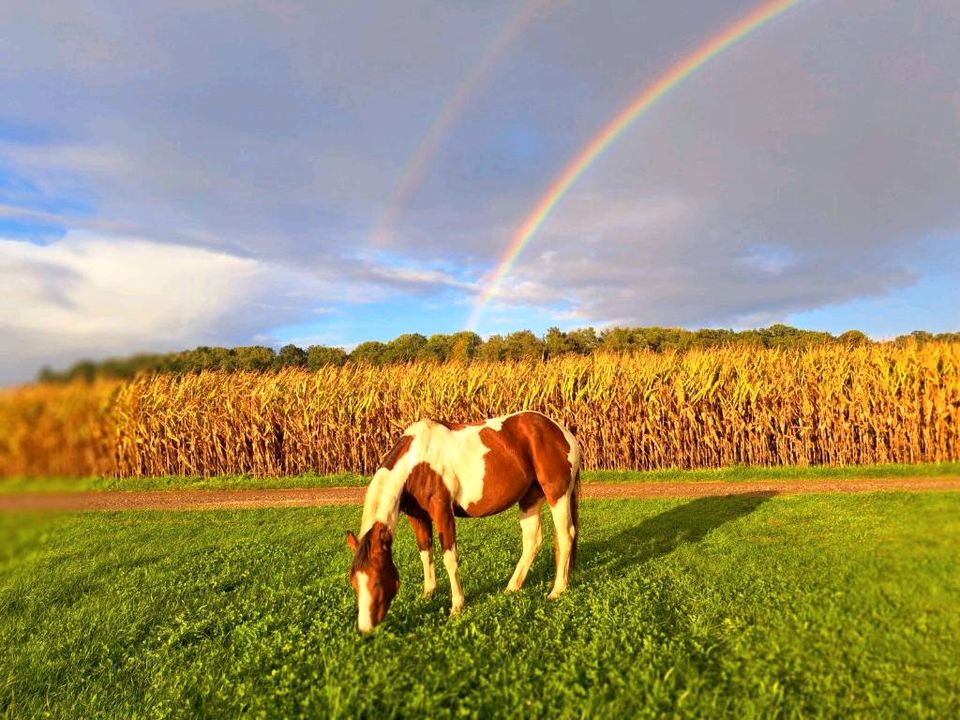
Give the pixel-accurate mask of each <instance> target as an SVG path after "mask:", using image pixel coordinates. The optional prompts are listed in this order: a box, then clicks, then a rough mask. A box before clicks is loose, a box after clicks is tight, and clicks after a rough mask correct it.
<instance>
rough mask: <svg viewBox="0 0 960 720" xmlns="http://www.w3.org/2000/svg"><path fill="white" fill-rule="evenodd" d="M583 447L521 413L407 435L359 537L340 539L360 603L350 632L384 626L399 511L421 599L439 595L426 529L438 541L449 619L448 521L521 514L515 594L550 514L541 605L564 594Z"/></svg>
mask: <svg viewBox="0 0 960 720" xmlns="http://www.w3.org/2000/svg"><path fill="white" fill-rule="evenodd" d="M579 479H580V447H579V445H578V444H577V441H576V439H575V438H574V436H573V434H572V433H571V432H570V431H569V430H567V429H566V428H565V427H563V426H562V425H559V424H558V423H556V422H554V421H553V420H551V419H550V418H548V417H547V416H546V415H542V414H540V413H537V412H519V413H516V414H514V415H506V416H503V417H498V418H493V419H491V420H487V421H485V422H481V423H474V424H467V425H460V424H456V425H455V424H450V423H438V422H433V421H431V420H420V421H419V422H416V423H414V424H413V425H411V426H410V427H408V428H407V429H406V431H404V433H403V436H402V437H401V438H400V440H399V441H398V442H397V444H396V445H395V446H394V447H393V449H392V450H391V451H390V453H389V454H388V455H387V457H386V458H385V459H384V461H383V465H382V466H381V467H380V469H379V470H377V473H376V475H374V476H373V480H372V481H371V482H370V486H369V487H368V488H367V495H366V499H365V501H364V504H363V518H362V520H361V523H360V538H359V539H357V536H356V535H354V534H353V533H352V532H348V533H347V544H348V545H349V546H350V548H351V549H352V550H353V552H354V557H353V565H352V566H351V568H350V584H351V585H353V589H354V592H356V595H357V604H358V617H357V627H358V628H359V629H360V631H361V632H367V631H369V630H372V629H373V628H374V627H376V626H377V625H378V624H380V623H381V622H382V621H383V618H384V616H385V615H386V614H387V609H388V608H389V607H390V603H391V602H392V601H393V598H394V596H395V595H396V594H397V590H398V589H399V588H400V577H399V574H398V573H397V568H396V566H395V565H394V563H393V551H392V549H393V537H394V530H395V528H396V524H397V517H398V515H399V512H400V511H401V510H402V511H403V512H404V513H405V514H406V515H407V517H408V519H409V520H410V525H411V526H412V527H413V532H414V535H416V538H417V546H418V547H419V548H420V559H421V560H422V561H423V596H424V597H425V598H428V597H430V596H431V595H432V594H433V591H434V589H436V586H437V579H436V572H435V570H434V565H433V528H434V527H436V529H437V534H438V535H439V536H440V548H441V549H442V550H443V564H444V566H445V567H446V569H447V575H448V576H449V577H450V590H451V594H452V597H453V603H452V608H451V610H450V614H451V615H455V614H457V613H458V612H459V611H460V609H461V608H462V607H463V602H464V598H463V587H462V586H461V584H460V575H459V572H458V570H457V567H458V564H457V536H456V526H455V522H454V516H461V517H483V516H486V515H494V514H496V513H499V512H503V511H504V510H506V509H507V508H509V507H510V506H511V505H513V504H517V505H519V507H520V530H521V533H522V536H523V551H522V552H521V554H520V561H519V562H518V563H517V568H516V570H514V572H513V577H511V578H510V582H509V583H508V584H507V588H506V591H507V592H513V591H516V590H519V589H520V587H521V586H522V585H523V581H524V579H525V578H526V576H527V572H528V571H529V570H530V566H531V564H532V563H533V560H534V557H536V554H537V551H538V550H539V549H540V545H541V543H542V542H543V533H542V531H541V529H540V508H541V507H542V505H543V502H544V500H546V501H547V504H548V505H549V506H550V510H551V512H552V514H553V523H554V527H555V528H556V542H555V543H554V545H555V549H556V562H557V574H556V579H555V580H554V583H553V589H552V590H551V591H550V594H549V595H548V599H550V600H553V599H555V598H556V597H558V596H559V595H560V593H562V592H563V591H564V590H565V589H566V587H567V580H568V576H569V572H570V567H571V565H572V564H573V561H574V559H575V556H576V547H577V545H576V543H577V528H578V521H577V495H578V491H579Z"/></svg>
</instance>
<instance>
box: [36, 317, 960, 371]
mask: <svg viewBox="0 0 960 720" xmlns="http://www.w3.org/2000/svg"><path fill="white" fill-rule="evenodd" d="M908 341H912V342H921V343H922V342H930V341H947V342H960V332H956V333H939V334H934V333H929V332H926V331H923V330H917V331H914V332H912V333H910V334H909V335H901V336H899V337H898V338H896V340H895V341H894V342H896V343H904V342H908ZM869 342H872V341H871V340H870V339H869V338H868V337H867V336H866V335H865V334H864V333H862V332H860V331H859V330H848V331H847V332H845V333H842V334H841V335H832V334H830V333H828V332H818V331H813V330H800V329H798V328H794V327H790V326H788V325H772V326H770V327H768V328H759V329H753V330H741V331H735V330H725V329H701V330H684V329H682V328H661V327H645V328H626V327H614V328H608V329H605V330H602V331H601V332H599V333H598V332H597V331H596V330H594V328H592V327H588V328H581V329H578V330H569V331H566V332H564V331H562V330H560V329H559V328H555V327H553V328H550V329H549V330H547V332H546V333H545V334H544V335H543V336H537V335H535V334H534V333H533V332H531V331H530V330H520V331H517V332H513V333H510V334H508V335H491V336H490V337H489V338H487V339H486V340H484V339H483V338H481V337H480V336H479V335H477V334H476V333H474V332H458V333H453V334H450V335H445V334H436V335H431V336H430V337H426V336H425V335H421V334H419V333H407V334H404V335H400V336H399V337H397V338H394V339H393V340H391V341H389V342H378V341H376V340H371V341H367V342H362V343H360V344H359V345H357V346H356V347H355V348H354V349H353V350H352V351H350V352H347V351H346V350H344V349H343V348H339V347H328V346H325V345H311V346H310V347H308V348H306V349H304V348H301V347H297V346H296V345H284V346H283V347H281V348H280V349H279V350H277V351H275V350H274V349H273V348H270V347H266V346H263V345H252V346H242V347H234V348H224V347H206V346H201V347H198V348H195V349H193V350H184V351H181V352H173V353H162V354H138V355H132V356H129V357H124V358H110V359H107V360H101V361H93V360H81V361H80V362H77V363H74V364H73V365H72V366H70V367H69V368H67V369H66V370H60V371H57V370H54V369H52V368H50V367H44V368H43V369H42V370H41V371H40V373H39V374H38V376H37V379H38V380H39V381H41V382H66V381H70V380H77V379H82V380H88V381H92V380H94V379H96V378H131V377H133V376H135V375H138V374H140V373H195V372H201V371H203V370H221V371H225V372H233V371H237V370H253V371H260V372H266V371H271V370H282V369H284V368H305V369H309V370H318V369H319V368H321V367H324V366H327V365H344V364H346V363H369V364H373V365H386V364H393V363H405V362H430V361H435V362H442V361H446V360H460V361H464V362H466V361H470V360H487V361H498V360H521V359H529V358H543V359H546V358H551V357H558V356H561V355H567V354H578V355H589V354H591V353H594V352H614V353H618V352H620V353H622V352H631V351H637V350H649V351H653V352H666V351H685V350H692V349H702V348H714V347H724V346H733V345H737V346H753V347H762V348H781V349H803V348H807V347H810V346H813V345H824V344H834V343H840V344H848V345H856V344H861V343H869Z"/></svg>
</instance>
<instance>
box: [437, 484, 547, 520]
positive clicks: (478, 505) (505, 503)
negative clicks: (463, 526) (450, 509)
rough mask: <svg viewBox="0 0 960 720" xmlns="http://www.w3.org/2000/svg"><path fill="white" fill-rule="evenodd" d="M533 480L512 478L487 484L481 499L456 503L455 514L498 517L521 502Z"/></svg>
mask: <svg viewBox="0 0 960 720" xmlns="http://www.w3.org/2000/svg"><path fill="white" fill-rule="evenodd" d="M530 483H531V479H529V478H526V477H524V476H523V475H517V476H515V477H511V478H510V479H509V482H498V483H496V484H493V483H485V484H484V487H483V494H482V495H480V497H479V498H477V499H473V498H471V499H470V500H471V502H468V503H460V502H458V503H456V505H455V506H454V512H455V513H457V510H459V511H460V512H459V513H457V514H461V513H462V514H461V517H485V516H487V515H496V514H497V513H501V512H503V511H504V510H508V509H509V508H510V507H512V506H513V505H516V504H517V503H518V502H520V498H522V497H523V496H524V495H525V494H526V492H527V490H529V489H530Z"/></svg>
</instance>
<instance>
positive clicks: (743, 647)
mask: <svg viewBox="0 0 960 720" xmlns="http://www.w3.org/2000/svg"><path fill="white" fill-rule="evenodd" d="M358 516H359V510H358V509H357V508H324V509H292V510H279V509H272V510H258V511H231V512H225V511H210V512H181V513H132V512H130V513H87V514H75V515H60V516H34V517H25V516H16V515H4V516H0V532H2V536H0V539H2V540H3V542H2V546H0V643H2V647H3V648H4V652H3V653H2V656H0V713H2V714H5V715H8V716H18V717H34V716H52V717H122V718H129V717H197V716H206V717H210V716H217V717H234V716H238V715H246V716H250V717H284V716H298V715H308V716H311V715H312V716H319V717H327V716H340V717H354V716H367V717H373V716H411V715H420V716H424V717H452V716H484V717H489V716H491V715H501V716H509V717H517V716H520V715H522V716H523V717H538V716H545V717H556V716H576V717H579V716H582V715H590V716H599V717H606V716H610V717H635V716H660V715H663V714H668V715H678V716H690V717H703V716H718V715H726V716H733V717H738V718H739V717H749V716H763V717H769V716H784V717H797V716H814V715H831V716H836V715H845V716H849V715H857V714H861V715H862V714H870V715H877V716H888V717H904V716H930V717H948V716H956V715H957V713H958V712H960V572H958V569H957V552H958V548H960V493H936V494H934V493H931V494H904V493H882V494H880V493H878V494H867V495H843V496H841V495H813V496H784V497H766V496H764V497H760V496H757V497H744V496H739V497H722V498H704V499H698V500H693V501H686V500H652V501H626V500H625V501H593V502H585V503H584V504H583V512H582V533H581V537H582V544H581V554H580V566H579V568H578V570H577V571H576V573H575V574H574V576H573V583H572V586H571V589H570V590H569V591H568V593H567V594H566V595H565V596H564V597H562V598H561V599H560V600H559V601H558V602H556V603H551V604H548V603H547V602H546V601H545V599H544V595H545V594H546V592H547V590H548V584H549V581H550V580H551V578H552V569H551V567H550V566H551V554H550V553H549V552H548V548H549V547H550V541H549V535H548V540H547V542H546V543H545V548H544V551H542V552H541V555H540V557H539V558H538V561H537V563H536V564H535V566H534V570H533V572H532V573H531V576H530V578H529V579H528V582H527V587H526V588H525V589H524V590H523V591H522V592H521V593H519V594H518V595H513V596H506V595H503V594H502V593H501V592H500V590H501V588H502V586H503V585H504V584H505V583H506V580H507V578H508V577H509V575H510V573H511V571H512V568H513V564H514V563H515V561H516V559H517V554H518V552H519V545H520V538H519V532H518V529H517V526H516V517H515V513H512V512H511V513H506V514H504V515H503V516H499V517H495V518H490V519H486V520H474V521H461V522H460V525H459V529H460V538H459V543H458V544H459V547H460V552H461V556H462V558H461V560H462V562H461V573H462V575H463V580H464V586H465V589H466V592H467V602H468V607H467V609H466V610H465V611H464V614H463V615H462V616H461V617H460V618H458V619H455V620H453V621H450V620H448V619H447V618H446V608H447V606H448V603H449V592H448V590H447V585H446V581H445V577H444V576H443V575H442V572H441V576H440V577H441V582H440V588H439V590H438V593H437V595H436V596H435V597H434V599H433V600H432V601H430V602H424V601H422V600H421V599H420V598H419V590H420V582H421V577H420V573H421V571H420V562H419V558H418V557H417V552H416V548H415V545H414V542H413V538H412V534H411V532H410V531H409V529H408V528H407V527H405V526H402V527H401V528H400V530H399V537H398V539H397V561H398V565H399V567H400V571H401V576H402V578H403V586H402V588H401V591H400V595H399V596H398V598H397V601H396V602H395V604H394V607H393V608H392V609H391V611H390V614H389V615H388V618H387V622H386V623H385V624H384V625H383V626H381V627H380V628H378V630H377V631H376V632H374V633H373V634H372V636H370V637H364V638H361V637H359V636H358V635H357V633H356V632H355V630H354V629H353V624H354V622H355V610H354V599H353V594H352V591H351V590H350V588H349V586H348V584H347V581H346V569H347V566H348V564H349V553H348V551H347V550H346V547H345V545H344V542H343V529H344V528H347V527H352V528H355V527H356V525H357V522H358Z"/></svg>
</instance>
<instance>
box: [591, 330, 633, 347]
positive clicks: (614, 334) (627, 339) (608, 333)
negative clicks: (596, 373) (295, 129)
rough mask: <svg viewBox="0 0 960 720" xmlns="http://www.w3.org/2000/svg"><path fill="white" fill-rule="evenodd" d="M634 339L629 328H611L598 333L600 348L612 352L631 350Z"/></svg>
mask: <svg viewBox="0 0 960 720" xmlns="http://www.w3.org/2000/svg"><path fill="white" fill-rule="evenodd" d="M635 342H636V338H635V337H634V333H633V331H632V330H630V329H629V328H622V327H613V328H608V329H606V330H604V331H603V332H602V333H600V347H601V348H603V349H604V350H610V351H613V352H623V351H625V350H632V349H633V347H634V343H635Z"/></svg>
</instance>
